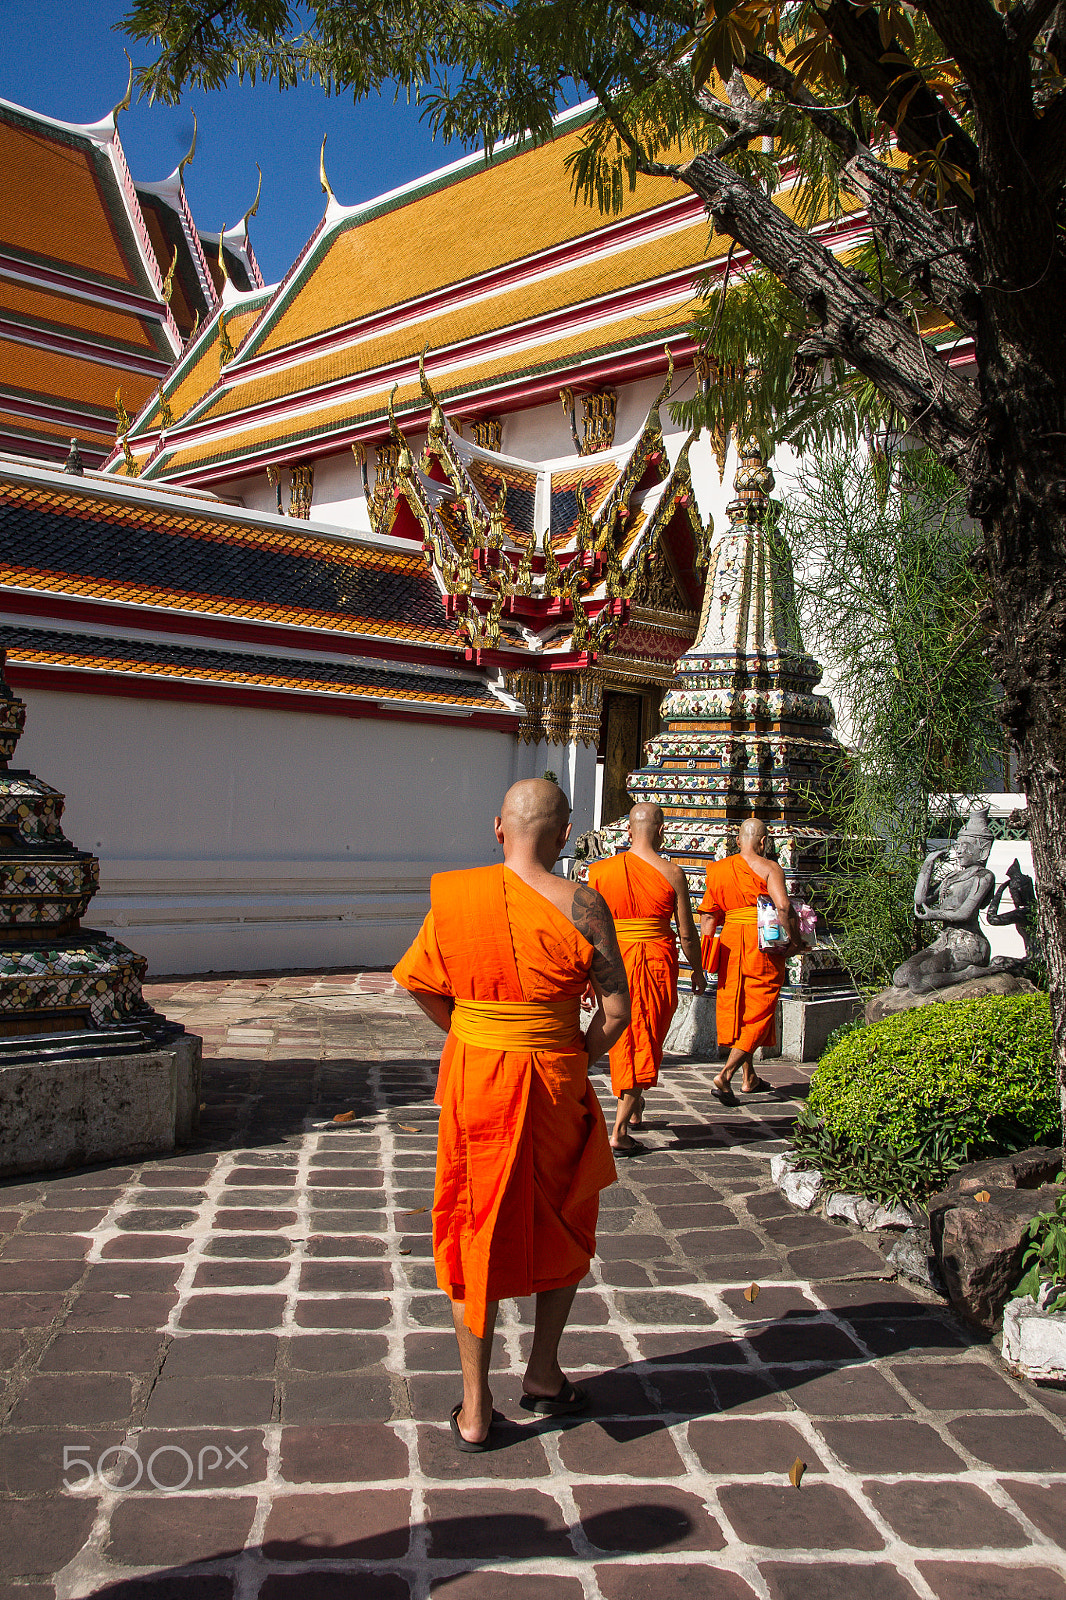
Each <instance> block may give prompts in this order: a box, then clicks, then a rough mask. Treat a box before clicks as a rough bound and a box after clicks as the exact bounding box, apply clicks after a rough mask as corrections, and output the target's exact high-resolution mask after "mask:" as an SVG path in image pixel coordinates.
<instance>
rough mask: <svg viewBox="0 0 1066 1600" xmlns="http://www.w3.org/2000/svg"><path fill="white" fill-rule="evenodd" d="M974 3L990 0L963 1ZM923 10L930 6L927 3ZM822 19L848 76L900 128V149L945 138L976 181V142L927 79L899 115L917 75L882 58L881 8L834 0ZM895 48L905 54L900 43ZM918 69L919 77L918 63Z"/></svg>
mask: <svg viewBox="0 0 1066 1600" xmlns="http://www.w3.org/2000/svg"><path fill="white" fill-rule="evenodd" d="M951 3H953V0H951ZM971 3H976V4H979V5H984V3H985V0H959V4H960V7H964V6H965V8H967V9H968V5H969V4H971ZM923 9H924V10H926V11H928V9H929V7H928V6H927V5H924V4H923ZM822 21H823V22H824V23H825V25H826V27H827V28H828V30H829V32H830V33H831V34H832V36H833V38H834V39H835V40H836V42H837V44H838V45H839V46H840V48H841V50H842V51H843V52H844V59H845V63H846V66H847V74H848V78H849V80H850V81H851V82H852V83H853V84H855V86H856V88H858V89H859V90H860V91H861V93H862V94H864V95H866V97H867V98H868V99H870V100H872V101H873V103H874V105H875V106H877V107H878V110H879V115H880V116H882V117H883V118H884V120H885V121H886V122H888V123H890V124H891V126H892V127H893V128H894V129H895V130H896V141H897V143H898V145H899V147H900V149H901V150H903V151H905V152H906V153H907V155H924V154H926V153H928V152H929V151H931V150H935V149H936V148H937V146H938V145H939V144H940V142H941V140H946V141H947V142H946V144H945V145H944V147H943V151H942V154H943V156H944V157H945V158H946V159H947V160H948V161H952V162H954V164H955V166H957V167H961V169H962V170H963V172H966V173H969V175H970V178H971V181H972V180H973V178H974V176H975V175H976V174H977V173H978V171H979V169H980V155H979V152H978V149H977V146H976V145H975V144H974V142H973V140H972V139H971V138H970V136H969V134H968V133H966V131H965V130H964V129H963V128H962V127H961V126H960V125H959V123H958V122H957V121H956V120H955V118H954V117H953V116H952V115H951V113H950V111H949V110H948V108H947V107H946V106H945V105H944V103H943V101H942V100H941V99H940V98H939V96H937V95H935V94H934V93H933V91H932V90H931V89H930V88H928V87H927V86H926V85H925V84H924V83H922V84H921V85H920V87H918V88H917V89H915V91H914V94H913V95H912V96H911V98H910V100H909V102H908V104H907V107H906V112H905V114H904V115H903V116H902V117H901V116H900V115H899V108H900V105H901V103H902V101H903V98H904V96H905V95H909V94H910V91H911V89H912V87H913V84H914V79H913V78H911V77H910V76H907V77H905V78H901V75H900V69H899V63H898V62H897V61H892V62H884V61H883V60H882V57H883V56H884V55H885V50H884V48H883V46H882V44H881V33H880V29H879V27H878V21H877V15H876V13H875V12H874V11H873V10H872V9H869V10H863V11H858V10H856V8H855V7H854V6H853V5H852V3H851V0H831V4H830V5H829V6H828V7H827V8H826V10H825V11H823V12H822ZM934 26H935V24H934ZM893 53H894V54H898V55H903V51H902V50H899V49H898V47H897V50H896V51H895V52H893ZM914 73H915V76H920V74H918V69H917V68H914ZM958 203H959V205H960V209H961V208H964V207H965V206H966V199H965V196H962V195H961V194H960V196H959V201H958Z"/></svg>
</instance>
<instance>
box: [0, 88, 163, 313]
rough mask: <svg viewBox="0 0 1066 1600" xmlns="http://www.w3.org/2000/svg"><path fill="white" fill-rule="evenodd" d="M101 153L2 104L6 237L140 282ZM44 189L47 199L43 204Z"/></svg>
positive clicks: (96, 272)
mask: <svg viewBox="0 0 1066 1600" xmlns="http://www.w3.org/2000/svg"><path fill="white" fill-rule="evenodd" d="M102 167H103V157H102V156H100V155H99V153H98V152H97V151H96V149H95V147H94V146H93V145H92V143H91V141H90V140H89V139H86V138H84V137H83V136H82V137H79V136H78V135H77V134H75V133H67V132H65V131H63V130H61V129H59V128H54V129H50V130H48V131H47V132H46V131H45V125H44V124H41V123H36V122H34V121H32V120H31V119H30V117H28V116H26V117H24V116H20V115H17V114H15V113H14V112H12V111H11V109H10V108H9V107H0V170H2V171H3V173H4V215H3V233H4V241H5V243H7V244H9V245H11V246H13V247H14V248H15V249H17V250H21V251H25V252H26V253H27V254H30V255H34V256H47V257H48V258H50V259H51V260H53V261H63V262H68V263H70V265H72V266H75V267H79V268H81V269H82V270H84V271H85V272H87V273H89V274H90V275H91V276H93V277H100V276H104V277H109V278H112V279H117V280H119V281H120V282H122V283H126V284H131V285H136V286H137V287H140V277H139V274H137V273H136V272H135V271H134V269H133V268H132V267H131V264H130V262H129V261H127V259H126V256H125V253H124V251H123V249H122V247H121V245H120V244H119V241H118V240H117V239H116V237H115V233H114V230H113V228H112V226H111V221H110V209H109V206H108V204H107V201H106V200H105V198H104V196H103V193H102V192H101V172H102ZM42 196H47V204H42Z"/></svg>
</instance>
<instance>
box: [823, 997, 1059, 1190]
mask: <svg viewBox="0 0 1066 1600" xmlns="http://www.w3.org/2000/svg"><path fill="white" fill-rule="evenodd" d="M809 1105H810V1107H811V1110H812V1111H814V1112H815V1113H817V1115H818V1116H819V1117H821V1119H822V1121H823V1122H824V1124H825V1127H826V1129H827V1130H828V1132H829V1133H830V1134H832V1135H834V1136H835V1137H836V1138H838V1139H841V1140H844V1141H846V1142H847V1143H848V1144H849V1145H852V1146H855V1147H858V1146H862V1145H864V1144H882V1145H891V1146H893V1147H895V1148H896V1149H897V1150H902V1149H904V1148H908V1147H913V1146H915V1145H922V1144H923V1143H924V1142H925V1141H927V1140H928V1139H929V1138H930V1137H935V1136H936V1133H937V1131H938V1129H940V1128H942V1127H943V1126H944V1125H945V1124H949V1125H950V1127H951V1130H952V1140H953V1143H954V1144H955V1145H956V1146H958V1147H962V1148H966V1149H968V1150H969V1151H970V1152H971V1156H972V1154H976V1153H980V1154H986V1153H991V1151H993V1150H995V1149H1019V1148H1021V1147H1023V1146H1024V1145H1028V1144H1036V1143H1039V1142H1040V1141H1042V1140H1048V1139H1053V1140H1056V1141H1057V1139H1058V1137H1059V1134H1060V1131H1061V1111H1060V1105H1059V1091H1058V1085H1057V1083H1056V1080H1055V1070H1054V1066H1053V1064H1052V1057H1051V1015H1050V1010H1049V1006H1048V997H1047V995H1046V994H1023V995H986V996H984V997H983V998H981V999H978V1000H955V1001H951V1002H948V1003H947V1004H941V1005H931V1006H919V1007H915V1008H914V1009H913V1010H911V1011H902V1012H900V1013H899V1014H898V1015H896V1016H893V1017H885V1018H884V1019H883V1020H882V1021H881V1022H875V1023H872V1024H871V1025H870V1026H869V1027H865V1028H857V1029H854V1030H853V1031H851V1032H849V1033H847V1034H845V1035H844V1037H843V1038H841V1039H840V1040H839V1042H838V1043H836V1044H835V1045H834V1046H833V1047H832V1048H831V1049H829V1050H827V1051H826V1053H825V1054H824V1055H823V1057H822V1059H821V1061H820V1062H819V1063H818V1066H817V1068H816V1069H815V1073H814V1076H813V1078H812V1080H811V1093H810V1100H809ZM963 1159H966V1158H965V1157H964V1158H963Z"/></svg>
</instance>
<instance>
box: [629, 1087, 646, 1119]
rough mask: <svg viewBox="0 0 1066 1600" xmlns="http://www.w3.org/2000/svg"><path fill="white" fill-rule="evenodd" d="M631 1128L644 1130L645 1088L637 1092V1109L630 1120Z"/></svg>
mask: <svg viewBox="0 0 1066 1600" xmlns="http://www.w3.org/2000/svg"><path fill="white" fill-rule="evenodd" d="M629 1126H630V1127H631V1128H642V1127H643V1126H644V1090H643V1088H640V1089H638V1090H637V1104H636V1107H635V1109H634V1111H633V1113H632V1115H631V1116H630V1118H629Z"/></svg>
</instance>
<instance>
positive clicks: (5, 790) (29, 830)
mask: <svg viewBox="0 0 1066 1600" xmlns="http://www.w3.org/2000/svg"><path fill="white" fill-rule="evenodd" d="M19 704H20V705H22V704H23V702H22V701H21V700H20V701H19ZM62 814H63V796H62V795H61V794H60V793H59V791H58V789H53V788H51V787H50V786H49V785H48V784H47V783H42V782H41V780H40V778H35V777H34V776H33V774H32V772H0V828H4V829H7V830H9V831H10V832H11V833H16V834H18V836H19V838H20V839H21V840H22V842H23V844H49V843H51V842H52V841H54V840H56V839H62V837H63V829H62V828H61V827H60V823H59V819H60V817H61V816H62Z"/></svg>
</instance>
